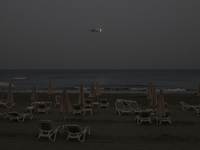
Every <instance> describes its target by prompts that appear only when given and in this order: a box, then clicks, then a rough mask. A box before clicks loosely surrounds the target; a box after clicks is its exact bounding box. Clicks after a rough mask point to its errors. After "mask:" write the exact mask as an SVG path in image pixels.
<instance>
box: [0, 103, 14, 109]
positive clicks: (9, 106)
mask: <svg viewBox="0 0 200 150" xmlns="http://www.w3.org/2000/svg"><path fill="white" fill-rule="evenodd" d="M0 105H2V106H5V107H7V108H12V107H13V106H14V105H15V103H12V104H10V103H7V102H0Z"/></svg>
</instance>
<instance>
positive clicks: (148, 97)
mask: <svg viewBox="0 0 200 150" xmlns="http://www.w3.org/2000/svg"><path fill="white" fill-rule="evenodd" d="M146 94H147V100H151V99H152V84H151V83H150V82H149V83H148V87H147V93H146Z"/></svg>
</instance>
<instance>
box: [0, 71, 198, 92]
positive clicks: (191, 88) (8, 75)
mask: <svg viewBox="0 0 200 150" xmlns="http://www.w3.org/2000/svg"><path fill="white" fill-rule="evenodd" d="M49 81H51V82H52V86H53V91H54V93H61V92H62V90H63V88H64V87H66V88H67V91H68V93H79V88H80V85H81V84H82V85H83V87H84V92H85V93H89V90H90V86H91V83H92V82H93V83H94V85H95V86H96V82H99V85H100V91H101V93H145V92H146V88H147V85H148V82H151V83H152V84H153V85H154V86H155V87H156V89H157V90H158V91H159V89H163V90H164V93H197V90H198V86H199V82H200V70H0V82H8V83H12V84H14V85H15V86H16V87H15V88H13V92H20V93H31V91H32V87H33V84H35V85H36V90H37V92H38V93H44V92H47V89H48V84H49Z"/></svg>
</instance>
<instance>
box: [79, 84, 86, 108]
mask: <svg viewBox="0 0 200 150" xmlns="http://www.w3.org/2000/svg"><path fill="white" fill-rule="evenodd" d="M78 105H85V98H84V93H83V85H81V87H80V93H79V98H78Z"/></svg>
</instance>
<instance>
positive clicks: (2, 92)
mask: <svg viewBox="0 0 200 150" xmlns="http://www.w3.org/2000/svg"><path fill="white" fill-rule="evenodd" d="M3 93H4V87H2V99H3Z"/></svg>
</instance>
